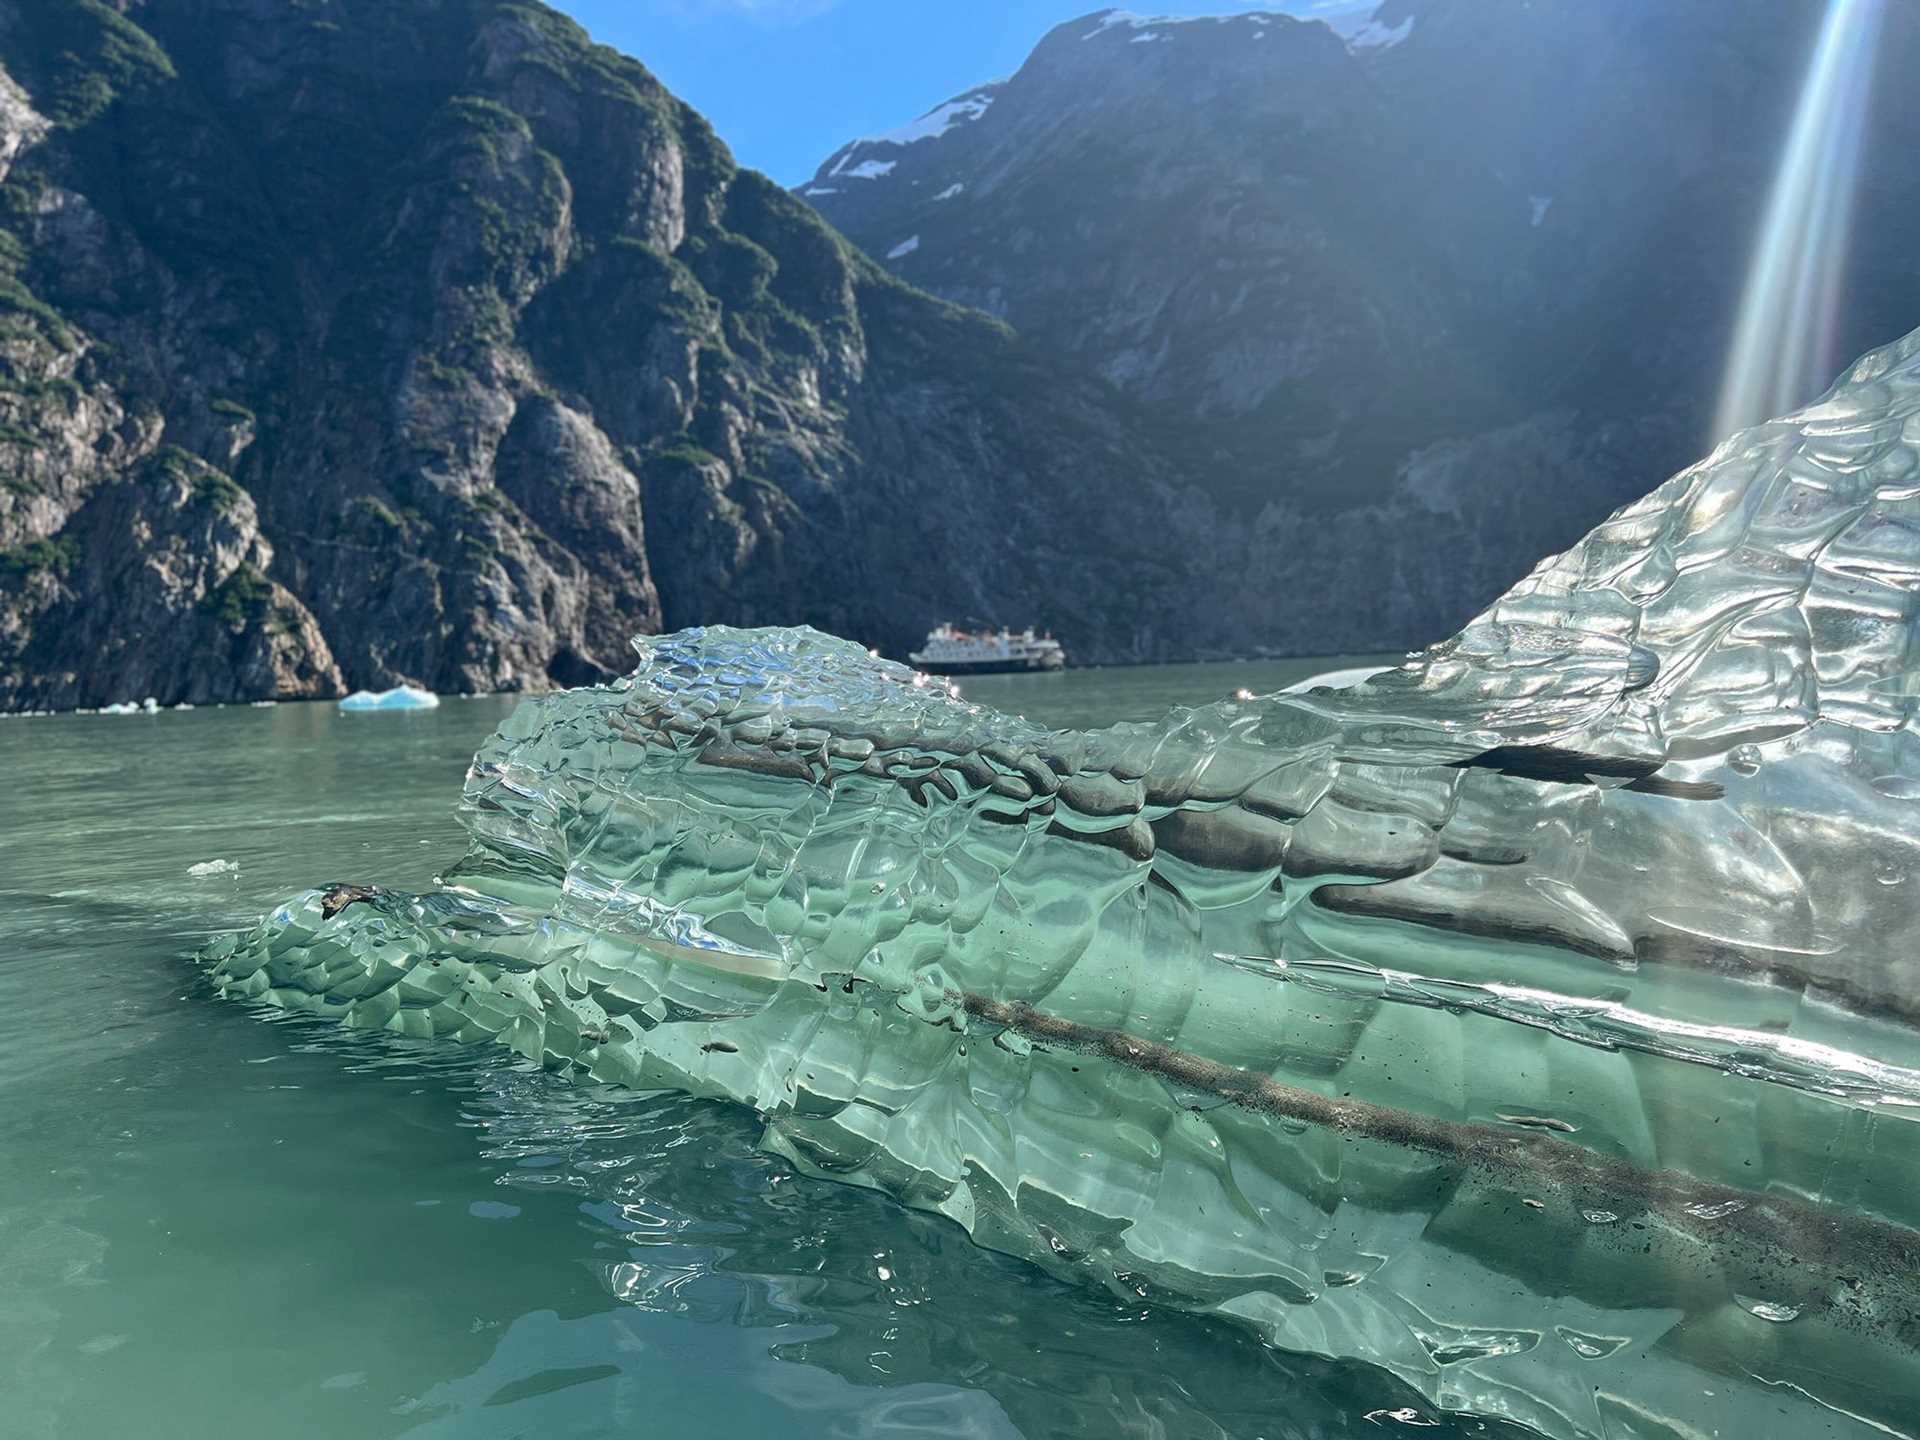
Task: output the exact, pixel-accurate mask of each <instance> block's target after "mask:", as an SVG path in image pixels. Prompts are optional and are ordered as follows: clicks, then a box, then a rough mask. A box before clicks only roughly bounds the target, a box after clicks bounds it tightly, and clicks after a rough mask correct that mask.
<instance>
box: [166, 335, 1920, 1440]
mask: <svg viewBox="0 0 1920 1440" xmlns="http://www.w3.org/2000/svg"><path fill="white" fill-rule="evenodd" d="M1917 609H1920V334H1916V335H1915V336H1912V337H1909V338H1908V339H1906V340H1904V341H1902V342H1900V343H1898V344H1897V345H1894V346H1890V347H1888V348H1886V349H1884V350H1881V351H1877V352H1874V353H1872V354H1869V355H1868V356H1866V357H1865V358H1864V359H1862V360H1860V361H1859V362H1858V363H1856V364H1855V366H1854V367H1853V368H1852V369H1851V370H1850V371H1849V372H1848V374H1847V375H1846V376H1845V377H1843V379H1842V381H1841V382H1840V383H1839V384H1837V385H1836V386H1835V387H1834V388H1833V389H1832V390H1831V391H1829V392H1828V394H1827V395H1826V396H1825V397H1823V398H1822V399H1821V400H1819V401H1818V402H1816V403H1815V404H1813V405H1811V406H1809V407H1807V408H1805V409H1803V410H1801V411H1799V412H1798V413H1796V414H1794V415H1792V416H1790V417H1788V418H1786V419H1783V420H1777V421H1773V422H1770V423H1767V424H1764V425H1760V426H1757V427H1754V428H1752V429H1749V430H1746V431H1743V432H1741V433H1740V434H1738V435H1736V436H1734V437H1733V438H1731V439H1730V440H1728V441H1727V442H1726V443H1724V444H1723V445H1721V446H1720V447H1719V448H1718V449H1717V450H1716V451H1715V452H1714V453H1713V454H1712V455H1711V456H1710V457H1708V458H1707V459H1706V460H1704V461H1702V462H1700V463H1699V464H1697V465H1695V466H1693V467H1691V468H1689V469H1687V470H1685V471H1683V472H1682V473H1680V474H1679V475H1676V476H1675V477H1673V478H1672V479H1670V480H1668V481H1667V482H1666V483H1665V484H1663V485H1662V486H1660V487H1659V488H1658V489H1657V490H1655V491H1654V492H1653V493H1652V494H1651V495H1649V496H1647V497H1646V498H1645V499H1643V500H1641V501H1639V502H1637V503H1635V504H1633V505H1630V506H1628V507H1626V508H1624V509H1622V510H1621V511H1619V512H1617V513H1616V514H1614V515H1613V516H1612V517H1610V518H1609V519H1608V520H1606V521H1605V522H1604V523H1602V524H1601V525H1600V526H1599V527H1598V528H1597V529H1595V530H1594V531H1593V532H1592V533H1591V534H1590V535H1588V536H1587V537H1586V539H1584V540H1583V541H1582V542H1581V543H1580V544H1578V545H1576V546H1575V547H1573V548H1572V549H1571V550H1568V551H1567V552H1565V553H1564V554H1561V555H1558V556H1555V557H1550V558H1549V559H1547V560H1545V561H1543V562H1541V564H1540V565H1539V566H1538V567H1537V568H1536V569H1535V570H1534V571H1533V573H1532V574H1530V575H1529V576H1527V577H1526V578H1525V579H1524V580H1522V581H1521V582H1520V583H1519V584H1518V585H1516V586H1515V587H1514V588H1513V589H1512V590H1511V591H1509V592H1508V593H1507V594H1506V595H1505V596H1503V597H1501V598H1500V599H1499V600H1498V601H1496V602H1495V603H1494V604H1493V605H1492V606H1490V607H1489V608H1488V609H1487V610H1486V611H1485V612H1484V613H1483V614H1481V615H1480V616H1479V617H1477V618H1476V619H1474V620H1473V621H1472V622H1471V623H1469V624H1468V625H1467V626H1466V627H1465V628H1464V629H1463V630H1462V631H1461V632H1460V633H1459V634H1457V635H1455V636H1454V637H1452V638H1451V639H1448V640H1446V641H1444V642H1442V643H1440V644H1437V645H1435V646H1433V647H1432V648H1431V649H1429V650H1427V651H1425V652H1422V653H1420V654H1418V655H1415V656H1413V657H1410V658H1409V659H1408V660H1407V661H1406V662H1405V663H1404V664H1402V665H1400V666H1398V667H1396V668H1394V669H1392V670H1389V671H1387V672H1385V673H1382V674H1378V675H1375V676H1373V677H1371V678H1369V679H1367V680H1365V681H1364V682H1362V683H1359V684H1356V685H1353V686H1350V687H1348V688H1344V689H1322V690H1316V691H1312V692H1309V693H1303V694H1282V695H1275V696H1267V697H1261V698H1254V699H1245V700H1242V699H1233V700H1226V701H1222V702H1220V703H1218V704H1214V705H1210V706H1206V707H1203V708H1198V709H1191V710H1180V711H1176V712H1174V713H1173V714H1171V715H1169V716H1168V717H1166V718H1165V719H1164V720H1162V721H1159V722H1157V723H1152V724H1124V725H1116V726H1113V727H1111V728H1108V729H1102V730H1092V731H1063V730H1051V729H1047V728H1044V727H1041V726H1038V725H1034V724H1032V723H1029V722H1028V721H1026V720H1023V719H1020V718H1018V717H1014V716H1010V715H1003V714H998V713H996V712H994V711H992V710H990V709H987V708H984V707H981V706H978V705H973V704H969V703H966V702H964V701H963V700H961V699H959V698H958V697H956V696H954V695H951V694H949V693H948V691H947V690H946V688H945V687H943V686H940V685H937V684H932V683H929V682H928V681H927V680H926V677H924V676H919V675H916V674H914V673H913V672H912V671H910V670H908V669H906V668H905V667H903V666H900V665H896V664H892V663H889V662H886V661H882V660H878V659H876V658H874V657H872V656H870V655H869V654H868V653H867V652H866V651H865V650H864V649H862V648H860V647H859V646H856V645H853V644H850V643H847V642H845V641H841V640H836V639H833V638H831V637H828V636H825V635H821V634H818V633H816V632H813V631H810V630H731V629H724V628H710V629H703V630H690V631H685V632H682V633H679V634H675V635H668V636H663V637H656V638H646V639H642V640H639V641H636V642H635V643H636V646H637V648H638V650H639V653H640V663H639V665H638V668H637V669H636V670H635V671H634V673H633V674H632V675H631V676H629V677H627V678H625V679H623V680H620V681H618V682H616V683H614V684H612V685H609V686H605V687H599V688H590V689H581V690H574V691H569V692H565V693H561V694H556V695H551V696H547V697H543V698H540V699H537V700H530V701H528V702H527V703H524V704H522V705H521V706H519V707H518V708H517V709H516V710H515V711H514V713H513V714H512V716H511V717H509V718H508V719H507V721H506V722H505V723H504V724H503V725H502V726H501V728H500V730H499V731H498V732H497V733H496V734H495V735H494V736H493V737H492V738H491V739H489V740H488V742H487V743H486V744H485V746H484V747H483V748H482V749H481V751H480V752H479V754H478V755H477V756H476V757H475V759H474V762H473V765H472V768H471V770H470V772H469V775H468V779H467V781H466V785H465V789H464V792H463V795H462V798H461V801H460V816H461V819H462V821H463V822H464V824H465V827H466V829H467V832H468V834H469V836H470V840H471V844H470V848H469V850H468V852H467V854H466V856H465V857H464V859H462V860H461V861H459V862H458V863H457V864H455V865H453V866H452V867H450V868H449V869H448V871H447V873H446V875H445V879H444V884H443V888H440V889H436V890H434V891H432V892H429V893H426V894H419V895H414V894H405V893H401V892H398V891H394V890H388V889H383V888H380V887H378V886H375V885H366V884H346V883H335V884H330V885H325V886H321V887H319V888H316V889H313V890H309V891H307V892H305V893H303V894H301V895H298V896H295V897H293V898H292V899H289V900H288V901H286V902H285V903H284V904H282V905H281V906H280V907H278V908H277V909H276V910H274V911H273V912H272V913H271V914H270V915H269V916H267V917H266V918H265V919H263V920H262V921H261V922H260V923H259V924H258V925H257V926H255V927H253V928H252V929H250V930H248V931H246V932H244V933H240V934H233V935H227V936H224V937H221V938H220V939H217V940H216V941H215V942H213V944H212V945H210V946H209V947H208V949H207V950H206V951H205V952H203V958H204V960H205V962H206V963H207V964H208V965H209V966H210V967H211V970H212V973H213V975H214V977H215V978H216V980H217V982H218V985H219V987H220V988H221V989H222V991H223V992H225V993H227V994H229V995H232V996H236V997H244V998H248V999H252V1000H256V1001H261V1002H269V1003H272V1004H274V1005H278V1006H282V1007H287V1008H291V1009H297V1010H303V1011H308V1012H312V1013H314V1014H319V1015H324V1016H330V1017H333V1018H336V1019H338V1020H340V1021H343V1022H344V1023H346V1024H348V1025H353V1026H360V1027H370V1028H377V1029H384V1030H387V1031H391V1032H394V1033H396V1034H400V1035H407V1036H420V1037H427V1036H443V1037H450V1038H452V1039H457V1040H463V1041H489V1042H497V1043H500V1044H503V1045H506V1046H509V1047H511V1048H512V1049H513V1050H515V1051H517V1052H518V1053H520V1054H522V1055H525V1056H528V1057H531V1058H534V1059H536V1060H538V1061H540V1062H541V1063H543V1064H545V1065H547V1066H549V1067H551V1068H552V1069H554V1070H556V1071H559V1072H564V1073H568V1074H572V1075H577V1076H580V1077H585V1078H590V1079H592V1080H594V1081H596V1082H602V1083H613V1084H619V1085H626V1086H632V1087H638V1088H644V1089H660V1088H672V1089H677V1090H683V1091H687V1092H691V1093H693V1094H697V1095H702V1096H711V1097H716V1098H720V1099H724V1100H728V1101H733V1102H737V1103H739V1104H743V1105H747V1106H751V1107H752V1108H753V1109H754V1110H756V1111H757V1112H758V1113H759V1114H760V1115H761V1116H762V1117H763V1119H764V1123H765V1144H766V1145H767V1146H768V1147H769V1148H770V1149H772V1150H773V1151H776V1152H778V1153H779V1154H781V1155H783V1156H785V1157H787V1159H788V1160H789V1161H790V1162H791V1163H792V1164H793V1165H794V1166H795V1167H796V1168H797V1169H799V1170H800V1171H802V1172H805V1173H807V1174H811V1175H815V1176H825V1177H831V1178H833V1179H836V1180H839V1181H843V1182H846V1183H851V1184H857V1185H864V1186H870V1187H875V1188H878V1189H880V1190H883V1191H885V1192H887V1193H888V1194H890V1195H892V1196H894V1197H896V1198H897V1199H898V1200H899V1201H900V1202H901V1203H903V1204H905V1205H909V1206H913V1207H917V1208H919V1209H922V1210H927V1211H933V1212H937V1213H939V1214H942V1215H945V1216H948V1217H950V1218H951V1219H952V1220H953V1221H954V1222H955V1223H957V1224H958V1225H960V1226H962V1227H963V1228H964V1229H965V1230H967V1231H968V1232H969V1233H970V1234H971V1235H972V1236H973V1238H974V1239H975V1240H977V1241H978V1242H979V1243H981V1244H983V1245H986V1246H991V1247H994V1248H996V1249H999V1250H1003V1251H1007V1252H1010V1253H1013V1254H1016V1255H1020V1256H1024V1257H1026V1258H1027V1259H1029V1260H1031V1261H1033V1262H1034V1263H1035V1264H1038V1265H1040V1266H1042V1267H1044V1268H1045V1269H1047V1270H1049V1271H1051V1272H1052V1273H1054V1274H1056V1275H1060V1276H1064V1277H1069V1278H1073V1279H1076V1280H1079V1281H1082V1282H1084V1283H1088V1284H1092V1285H1096V1286H1103V1287H1106V1288H1108V1289H1111V1290H1112V1291H1113V1292H1114V1293H1116V1294H1117V1295H1120V1296H1122V1297H1125V1298H1126V1299H1128V1300H1129V1301H1135V1302H1137V1301H1138V1300H1140V1299H1142V1298H1145V1299H1148V1300H1150V1301H1153V1302H1155V1303H1159V1304H1164V1305H1168V1306H1175V1307H1182V1308H1185V1309H1188V1310H1191V1311H1195V1312H1199V1313H1205V1314H1210V1315H1218V1316H1223V1317H1228V1318H1230V1319H1233V1320H1235V1321H1237V1322H1239V1323H1241V1324H1244V1325H1246V1326H1250V1327H1252V1328H1253V1329H1254V1330H1256V1331H1257V1332H1258V1333H1259V1334H1260V1335H1261V1336H1262V1337H1263V1338H1264V1339H1265V1340H1267V1341H1268V1342H1269V1343H1271V1344H1272V1345H1274V1346H1277V1347H1281V1348H1284V1349H1287V1350H1292V1351H1297V1352H1302V1353H1307V1354H1313V1355H1320V1356H1328V1357H1334V1358H1336V1359H1340V1360H1357V1361H1364V1362H1366V1363H1368V1364H1371V1365H1373V1366H1377V1367H1380V1368H1382V1369H1384V1370H1386V1371H1388V1372H1391V1373H1392V1374H1393V1375H1395V1376H1397V1377H1399V1378H1400V1379H1401V1380H1402V1381H1404V1382H1406V1383H1407V1384H1408V1385H1410V1386H1412V1387H1413V1389H1414V1390H1415V1391H1416V1392H1417V1393H1418V1394H1419V1395H1421V1396H1422V1397H1424V1403H1425V1404H1426V1405H1427V1406H1428V1407H1430V1410H1431V1411H1432V1412H1434V1413H1435V1414H1437V1413H1439V1412H1445V1411H1457V1412H1466V1413H1471V1414H1476V1415H1482V1416H1497V1417H1500V1418H1502V1419H1504V1420H1508V1421H1512V1422H1517V1423H1520V1424H1524V1425H1526V1426H1529V1427H1531V1428H1532V1429H1533V1430H1535V1431H1536V1432H1538V1433H1540V1434H1542V1435H1546V1436H1551V1437H1555V1440H1561V1437H1565V1440H1601V1437H1606V1440H1618V1437H1623V1436H1626V1437H1663V1440H1680V1437H1698V1436H1703V1435H1706V1434H1727V1435H1733V1434H1765V1435H1779V1436H1785V1435H1792V1436H1795V1437H1815V1436H1842V1435H1856V1434H1859V1435H1866V1434H1874V1435H1889V1434H1892V1435H1908V1436H1911V1435H1915V1434H1920V1422H1917V1421H1916V1419H1915V1416H1916V1415H1920V1351H1917V1350H1916V1346H1915V1337H1916V1335H1920V1000H1916V995H1917V994H1920V988H1917V987H1916V983H1915V979H1916V961H1915V959H1914V956H1913V952H1912V943H1911V937H1912V936H1914V935H1915V934H1916V933H1920V809H1916V806H1917V805H1920V739H1917V738H1916V734H1915V725H1914V717H1915V705H1916V702H1920V664H1917V663H1916V657H1917V655H1920V652H1917V651H1916V648H1915V638H1914V637H1915V628H1914V621H1915V616H1916V610H1917ZM1409 1414H1410V1415H1411V1414H1412V1412H1409ZM1426 1418H1427V1419H1428V1420H1430V1419H1431V1416H1428V1417H1426ZM1408 1423H1424V1422H1423V1421H1422V1419H1421V1417H1420V1416H1417V1415H1415V1416H1413V1417H1412V1418H1411V1419H1410V1420H1409V1421H1408Z"/></svg>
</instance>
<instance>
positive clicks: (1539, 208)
mask: <svg viewBox="0 0 1920 1440" xmlns="http://www.w3.org/2000/svg"><path fill="white" fill-rule="evenodd" d="M1527 204H1529V205H1531V206H1532V207H1533V219H1531V220H1530V221H1528V222H1527V223H1528V224H1530V225H1532V226H1533V228H1534V229H1536V230H1538V229H1539V228H1540V222H1541V221H1542V220H1545V219H1546V218H1547V210H1548V209H1549V208H1550V207H1551V206H1552V204H1553V197H1552V196H1551V195H1529V196H1527Z"/></svg>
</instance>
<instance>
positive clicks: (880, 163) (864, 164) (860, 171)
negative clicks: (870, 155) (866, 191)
mask: <svg viewBox="0 0 1920 1440" xmlns="http://www.w3.org/2000/svg"><path fill="white" fill-rule="evenodd" d="M859 148H860V146H859V144H858V143H857V142H856V143H855V144H852V145H849V146H848V147H847V153H846V154H844V155H842V156H841V157H840V163H839V164H838V165H836V166H834V167H833V169H831V170H829V171H828V172H827V174H828V175H829V176H835V175H838V176H841V177H843V178H845V179H848V180H878V179H880V178H881V177H882V176H886V175H891V174H892V173H893V167H894V166H896V165H898V164H899V163H900V162H899V161H898V160H862V161H861V162H860V163H859V164H858V165H855V166H853V168H851V169H849V168H847V162H848V161H850V160H852V159H853V157H854V153H855V152H856V151H857V150H859Z"/></svg>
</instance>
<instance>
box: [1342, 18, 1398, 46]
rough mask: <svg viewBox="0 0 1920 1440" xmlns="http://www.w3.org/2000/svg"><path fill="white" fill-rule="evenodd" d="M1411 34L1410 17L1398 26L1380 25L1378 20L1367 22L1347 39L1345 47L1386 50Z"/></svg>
mask: <svg viewBox="0 0 1920 1440" xmlns="http://www.w3.org/2000/svg"><path fill="white" fill-rule="evenodd" d="M1412 33H1413V16H1411V15H1409V16H1407V18H1406V19H1404V20H1402V21H1401V22H1400V23H1399V24H1398V25H1382V24H1381V23H1380V22H1379V21H1378V20H1369V21H1368V22H1367V23H1366V24H1365V25H1362V26H1361V27H1360V28H1359V29H1358V30H1356V31H1354V32H1353V34H1352V35H1350V36H1348V37H1347V47H1348V48H1349V49H1352V50H1386V49H1389V48H1391V47H1392V46H1395V45H1398V44H1399V43H1400V42H1401V41H1402V40H1404V39H1406V38H1407V36H1409V35H1411V34H1412Z"/></svg>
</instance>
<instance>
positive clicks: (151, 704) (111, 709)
mask: <svg viewBox="0 0 1920 1440" xmlns="http://www.w3.org/2000/svg"><path fill="white" fill-rule="evenodd" d="M100 713H101V714H102V715H158V714H159V713H160V702H159V701H158V700H156V699H154V698H153V697H152V696H151V695H149V696H148V697H147V698H146V699H144V700H142V701H141V702H140V703H139V704H138V705H136V704H134V703H133V701H131V700H122V701H120V702H119V703H118V704H115V705H102V706H101V707H100Z"/></svg>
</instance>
